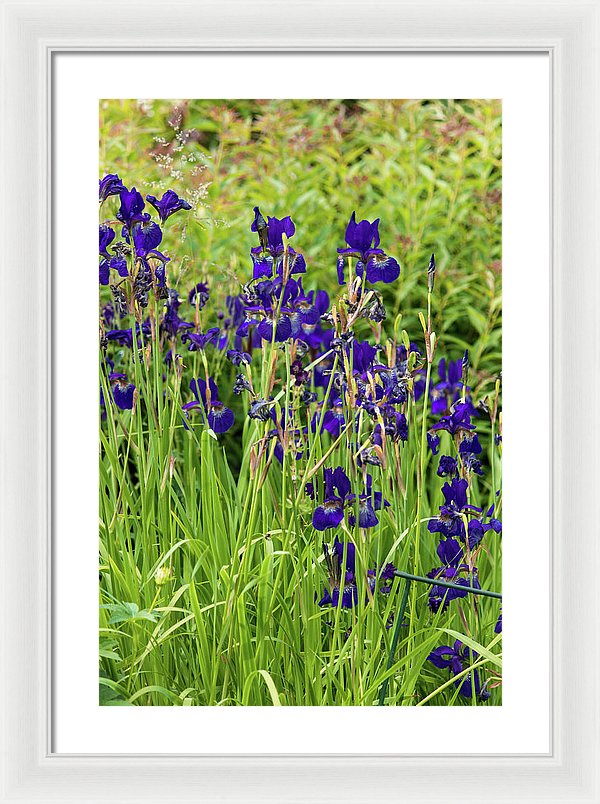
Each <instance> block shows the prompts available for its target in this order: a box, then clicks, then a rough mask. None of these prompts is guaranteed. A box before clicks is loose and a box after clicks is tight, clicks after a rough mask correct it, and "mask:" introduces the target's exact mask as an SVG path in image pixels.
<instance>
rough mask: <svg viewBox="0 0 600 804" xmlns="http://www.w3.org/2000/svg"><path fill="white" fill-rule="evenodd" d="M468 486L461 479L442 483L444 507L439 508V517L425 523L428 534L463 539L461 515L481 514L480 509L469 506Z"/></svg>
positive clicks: (463, 526)
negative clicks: (439, 534)
mask: <svg viewBox="0 0 600 804" xmlns="http://www.w3.org/2000/svg"><path fill="white" fill-rule="evenodd" d="M468 487H469V484H468V483H467V481H466V480H464V479H463V478H460V479H459V478H456V477H455V478H453V479H452V482H451V483H444V485H443V486H442V494H443V495H444V505H441V506H440V515H439V517H437V518H436V519H431V520H430V521H429V522H428V523H427V529H428V530H429V532H430V533H441V534H442V535H443V536H445V537H446V538H450V537H453V536H456V537H458V538H459V539H461V540H464V538H465V525H464V521H463V514H469V513H471V512H475V513H481V508H477V507H476V506H474V505H469V504H468V502H467V489H468Z"/></svg>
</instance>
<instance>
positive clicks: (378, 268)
mask: <svg viewBox="0 0 600 804" xmlns="http://www.w3.org/2000/svg"><path fill="white" fill-rule="evenodd" d="M346 245H347V248H338V254H339V255H340V256H341V257H346V256H348V257H356V258H357V260H358V262H357V264H356V268H355V270H356V274H357V276H362V275H363V273H364V272H365V271H366V275H367V280H368V281H369V282H370V283H371V284H374V283H375V282H386V283H389V282H395V280H396V279H398V277H399V276H400V266H399V265H398V262H397V261H396V260H395V259H394V258H393V257H388V256H387V255H386V253H385V252H384V251H383V249H380V248H379V218H377V220H374V221H373V222H372V223H371V222H370V221H367V220H363V221H359V222H358V223H357V222H356V212H353V213H352V217H351V218H350V222H349V223H348V226H347V227H346ZM337 273H338V282H339V283H340V285H343V284H344V266H343V262H342V263H341V264H340V261H339V259H338V267H337Z"/></svg>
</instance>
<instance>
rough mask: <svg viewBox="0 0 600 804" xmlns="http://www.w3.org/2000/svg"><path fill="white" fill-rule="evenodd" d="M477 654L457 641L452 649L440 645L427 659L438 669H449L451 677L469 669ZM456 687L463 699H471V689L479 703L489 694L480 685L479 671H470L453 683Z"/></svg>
mask: <svg viewBox="0 0 600 804" xmlns="http://www.w3.org/2000/svg"><path fill="white" fill-rule="evenodd" d="M478 655H479V654H478V653H476V651H474V650H469V648H467V647H466V646H465V645H463V643H462V642H461V641H460V640H459V639H457V640H456V642H455V643H454V645H453V646H452V647H450V646H449V645H441V646H440V647H439V648H435V650H432V651H431V653H430V654H429V656H428V657H427V659H428V661H430V662H431V663H432V664H433V665H434V666H435V667H439V668H440V669H444V668H446V667H447V668H449V669H450V671H451V673H452V674H453V675H455V676H456V675H458V674H459V673H462V671H463V670H464V669H465V668H467V667H469V666H470V665H471V664H472V663H473V662H474V661H475V660H476V659H477V657H478ZM454 684H455V686H456V687H458V692H459V694H460V695H462V696H463V698H471V697H472V695H473V688H474V691H475V695H476V696H477V698H479V700H481V701H487V699H488V698H489V697H490V693H489V692H488V691H487V690H486V689H485V686H483V685H482V684H481V677H480V674H479V670H472V671H471V672H470V673H467V674H466V675H464V676H461V677H460V678H458V679H457V680H456V681H455V682H454Z"/></svg>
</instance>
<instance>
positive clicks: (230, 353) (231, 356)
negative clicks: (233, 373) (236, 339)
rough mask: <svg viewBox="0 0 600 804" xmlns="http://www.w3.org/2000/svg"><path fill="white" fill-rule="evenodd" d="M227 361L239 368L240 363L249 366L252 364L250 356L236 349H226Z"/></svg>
mask: <svg viewBox="0 0 600 804" xmlns="http://www.w3.org/2000/svg"><path fill="white" fill-rule="evenodd" d="M227 359H228V360H230V361H231V362H232V363H233V365H234V366H241V365H242V363H243V364H245V365H246V366H249V365H250V363H251V362H252V355H249V354H248V352H240V351H238V350H237V349H228V350H227Z"/></svg>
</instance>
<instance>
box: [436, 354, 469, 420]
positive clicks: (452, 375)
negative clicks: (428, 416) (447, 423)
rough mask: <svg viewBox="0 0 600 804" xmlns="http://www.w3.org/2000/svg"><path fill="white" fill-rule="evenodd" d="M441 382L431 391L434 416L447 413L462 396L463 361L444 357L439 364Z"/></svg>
mask: <svg viewBox="0 0 600 804" xmlns="http://www.w3.org/2000/svg"><path fill="white" fill-rule="evenodd" d="M438 375H439V378H440V381H439V382H438V383H437V384H436V385H434V387H433V388H432V389H431V400H432V401H431V412H432V413H433V414H434V416H438V415H440V414H441V413H445V412H446V411H447V410H448V406H449V405H451V404H452V403H453V402H457V401H458V398H459V396H460V395H461V394H462V390H463V386H462V382H461V380H462V359H460V360H450V361H449V362H448V364H447V366H446V359H445V358H444V357H442V359H441V360H440V362H439V364H438Z"/></svg>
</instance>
